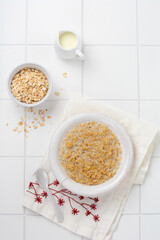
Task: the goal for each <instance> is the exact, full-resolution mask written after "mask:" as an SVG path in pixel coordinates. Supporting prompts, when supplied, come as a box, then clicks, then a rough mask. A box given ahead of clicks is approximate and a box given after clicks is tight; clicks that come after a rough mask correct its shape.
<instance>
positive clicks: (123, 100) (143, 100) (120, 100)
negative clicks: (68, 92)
mask: <svg viewBox="0 0 160 240" xmlns="http://www.w3.org/2000/svg"><path fill="white" fill-rule="evenodd" d="M88 99H89V100H96V101H113V102H126V101H128V102H136V101H137V99H127V98H124V99H115V98H114V99H112V98H89V97H88ZM68 100H69V98H64V99H63V98H62V99H46V102H52V101H55V102H56V101H57V102H63V101H68ZM0 101H12V99H10V98H4V99H2V98H0ZM139 101H140V102H160V99H139Z"/></svg>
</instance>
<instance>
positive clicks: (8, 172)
mask: <svg viewBox="0 0 160 240" xmlns="http://www.w3.org/2000/svg"><path fill="white" fill-rule="evenodd" d="M0 165H1V167H0V189H1V197H0V214H14V213H15V214H17V213H23V208H22V201H23V194H24V177H23V172H24V159H23V158H21V157H10V158H9V157H0Z"/></svg>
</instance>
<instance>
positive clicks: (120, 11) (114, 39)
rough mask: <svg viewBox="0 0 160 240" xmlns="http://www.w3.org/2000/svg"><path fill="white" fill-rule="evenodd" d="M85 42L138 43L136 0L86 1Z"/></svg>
mask: <svg viewBox="0 0 160 240" xmlns="http://www.w3.org/2000/svg"><path fill="white" fill-rule="evenodd" d="M83 22H84V24H83V29H84V42H85V43H87V44H136V1H135V0H130V1H127V0H121V1H119V0H109V1H105V0H99V1H98V4H97V1H96V0H87V1H84V21H83Z"/></svg>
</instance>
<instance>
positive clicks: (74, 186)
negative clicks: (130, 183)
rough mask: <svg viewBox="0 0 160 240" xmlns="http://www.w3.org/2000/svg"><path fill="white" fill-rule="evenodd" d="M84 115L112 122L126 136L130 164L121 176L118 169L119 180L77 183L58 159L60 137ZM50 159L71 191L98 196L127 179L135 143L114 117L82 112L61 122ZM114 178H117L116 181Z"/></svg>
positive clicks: (57, 174) (52, 143)
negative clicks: (88, 183) (64, 169)
mask: <svg viewBox="0 0 160 240" xmlns="http://www.w3.org/2000/svg"><path fill="white" fill-rule="evenodd" d="M84 117H86V118H87V117H88V118H90V117H91V118H94V117H95V118H98V119H101V120H102V122H103V121H104V120H106V121H109V122H110V124H113V125H115V126H116V128H117V129H118V131H120V132H121V134H122V135H123V137H124V138H125V141H126V143H127V147H128V153H127V155H126V156H127V158H128V164H127V165H126V166H125V168H124V169H121V174H120V176H118V172H119V170H118V171H117V174H116V175H115V176H118V178H117V179H118V180H116V178H115V176H114V177H113V178H111V179H109V180H108V181H106V182H104V183H102V184H98V185H92V186H88V185H85V184H80V183H77V182H75V181H73V180H72V179H70V178H69V177H67V176H66V174H64V171H63V169H62V166H61V164H60V162H58V160H57V159H58V157H57V156H58V154H57V151H58V149H57V146H58V145H59V143H60V139H62V137H63V136H64V135H65V134H64V132H65V131H66V129H68V131H69V128H68V126H70V125H72V123H73V122H74V121H75V122H76V121H77V120H80V119H82V118H84ZM84 121H87V120H82V122H84ZM88 121H91V120H89V119H88ZM95 121H96V120H95ZM97 121H98V120H97ZM75 125H76V124H75ZM106 125H107V124H106ZM72 127H73V126H72ZM118 137H119V136H118ZM49 161H50V164H51V169H52V172H53V174H54V175H55V177H56V178H57V179H58V181H59V182H60V183H61V184H62V185H63V186H64V187H65V188H67V189H69V190H70V191H72V192H74V193H76V194H78V195H83V196H92V197H93V196H97V195H104V194H108V193H110V192H111V191H113V190H114V189H115V188H116V187H118V186H119V185H120V184H121V183H122V182H123V181H124V180H125V179H126V177H127V175H128V174H129V172H130V170H131V167H132V164H133V145H132V142H131V139H130V138H129V136H128V134H127V133H126V131H125V130H124V128H123V127H122V126H121V125H120V124H119V123H118V122H116V121H115V120H113V119H112V118H110V117H108V116H107V115H104V114H100V113H95V112H87V113H81V114H78V115H75V116H74V117H71V118H69V119H68V120H66V121H65V122H64V123H63V124H61V125H60V127H59V128H58V129H57V131H56V133H55V135H54V136H53V138H52V140H51V143H50V149H49ZM114 180H115V182H114ZM112 182H113V183H112Z"/></svg>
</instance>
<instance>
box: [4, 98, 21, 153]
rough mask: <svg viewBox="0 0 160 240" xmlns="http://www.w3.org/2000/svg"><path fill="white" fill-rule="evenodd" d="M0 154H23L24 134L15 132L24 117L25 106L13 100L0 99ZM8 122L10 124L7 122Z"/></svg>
mask: <svg viewBox="0 0 160 240" xmlns="http://www.w3.org/2000/svg"><path fill="white" fill-rule="evenodd" d="M0 110H1V113H0V154H1V156H23V155H24V135H23V131H22V132H21V133H18V132H14V131H13V129H15V128H16V127H17V126H18V123H19V122H20V118H21V117H24V108H22V107H17V104H15V103H14V102H12V101H11V100H1V101H0ZM7 123H8V126H6V124H7Z"/></svg>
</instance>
